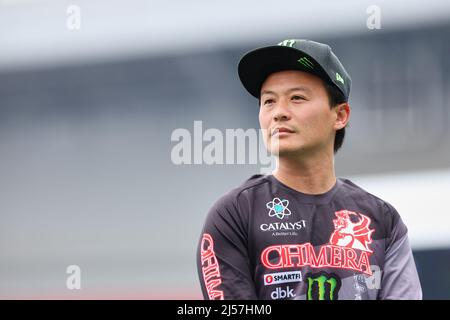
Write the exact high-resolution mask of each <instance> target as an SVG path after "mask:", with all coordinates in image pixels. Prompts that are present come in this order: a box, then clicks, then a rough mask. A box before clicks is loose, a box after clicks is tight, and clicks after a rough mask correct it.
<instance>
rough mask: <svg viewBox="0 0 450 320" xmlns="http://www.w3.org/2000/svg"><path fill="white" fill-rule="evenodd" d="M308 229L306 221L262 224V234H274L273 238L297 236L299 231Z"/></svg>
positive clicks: (260, 227)
mask: <svg viewBox="0 0 450 320" xmlns="http://www.w3.org/2000/svg"><path fill="white" fill-rule="evenodd" d="M304 228H306V221H305V220H299V221H296V222H273V223H262V224H261V225H260V226H259V229H260V230H261V231H262V232H272V236H297V235H298V233H297V231H299V230H303V229H304Z"/></svg>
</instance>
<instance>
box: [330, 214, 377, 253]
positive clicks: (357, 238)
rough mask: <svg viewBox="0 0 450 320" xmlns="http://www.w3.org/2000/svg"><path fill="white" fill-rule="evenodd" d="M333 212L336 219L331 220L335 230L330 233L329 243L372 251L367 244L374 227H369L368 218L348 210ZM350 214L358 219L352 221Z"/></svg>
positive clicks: (370, 240)
mask: <svg viewBox="0 0 450 320" xmlns="http://www.w3.org/2000/svg"><path fill="white" fill-rule="evenodd" d="M335 214H336V217H337V219H334V220H333V223H334V229H335V230H334V232H333V233H332V234H331V237H330V244H332V245H335V246H340V247H347V248H353V249H359V250H363V251H367V252H370V253H372V252H373V251H372V250H370V248H369V244H371V243H372V233H373V232H374V231H375V229H369V225H370V222H371V221H370V218H369V217H367V216H365V215H363V214H360V213H359V214H358V213H356V212H353V211H349V210H340V211H336V212H335ZM351 216H356V217H357V218H358V221H357V222H352V220H351V219H350V217H351Z"/></svg>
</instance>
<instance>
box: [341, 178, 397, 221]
mask: <svg viewBox="0 0 450 320" xmlns="http://www.w3.org/2000/svg"><path fill="white" fill-rule="evenodd" d="M339 179H340V180H341V182H342V187H343V194H345V196H346V197H351V198H353V199H355V200H359V201H364V202H367V203H372V204H374V205H376V206H379V207H380V208H381V209H383V211H385V212H387V213H390V214H391V215H398V212H397V210H396V209H395V208H394V206H393V205H392V204H391V203H389V202H388V201H387V200H385V199H382V198H380V197H379V196H376V195H374V194H373V193H371V192H369V191H367V190H366V189H364V188H363V187H361V186H359V185H357V184H356V183H355V182H353V181H351V180H350V179H347V178H339Z"/></svg>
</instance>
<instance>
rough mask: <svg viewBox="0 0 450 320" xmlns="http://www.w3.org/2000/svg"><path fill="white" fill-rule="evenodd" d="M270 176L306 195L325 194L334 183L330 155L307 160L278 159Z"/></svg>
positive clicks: (331, 155)
mask: <svg viewBox="0 0 450 320" xmlns="http://www.w3.org/2000/svg"><path fill="white" fill-rule="evenodd" d="M272 174H273V175H274V177H275V178H276V179H277V180H278V181H280V182H281V183H283V184H285V185H287V186H288V187H290V188H292V189H294V190H297V191H299V192H302V193H306V194H322V193H325V192H327V191H329V190H331V188H333V186H334V185H335V183H336V175H335V172H334V156H333V154H332V153H331V154H330V153H326V154H321V155H317V156H314V157H309V158H301V157H300V158H293V157H279V158H278V165H277V168H276V169H275V170H274V171H273V172H272Z"/></svg>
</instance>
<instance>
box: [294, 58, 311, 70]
mask: <svg viewBox="0 0 450 320" xmlns="http://www.w3.org/2000/svg"><path fill="white" fill-rule="evenodd" d="M297 61H298V62H300V63H301V64H302V65H304V66H305V67H307V68H309V69H314V64H313V63H312V62H311V61H309V60H308V58H307V57H303V58H300V59H298V60H297Z"/></svg>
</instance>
